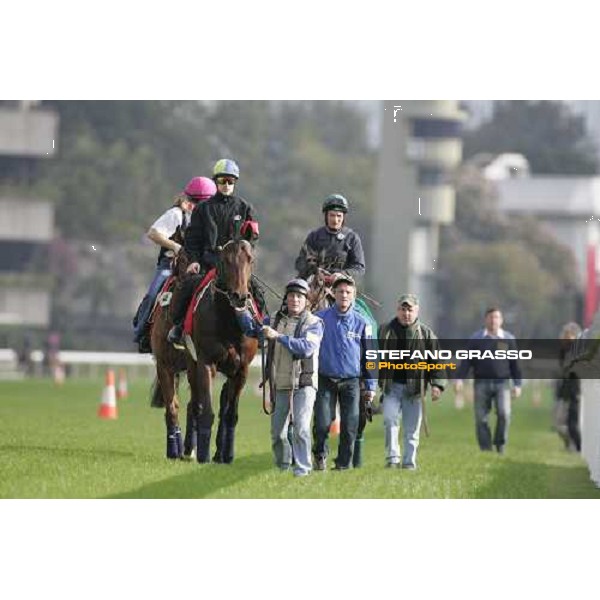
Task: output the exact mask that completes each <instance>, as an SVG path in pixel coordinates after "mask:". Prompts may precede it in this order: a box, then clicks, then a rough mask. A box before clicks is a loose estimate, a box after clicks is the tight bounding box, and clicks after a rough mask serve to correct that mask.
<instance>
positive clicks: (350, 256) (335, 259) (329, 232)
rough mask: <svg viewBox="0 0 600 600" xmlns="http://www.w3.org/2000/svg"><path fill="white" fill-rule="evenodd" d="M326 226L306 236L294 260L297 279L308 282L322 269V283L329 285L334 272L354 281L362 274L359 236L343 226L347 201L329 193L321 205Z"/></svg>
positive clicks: (362, 266)
mask: <svg viewBox="0 0 600 600" xmlns="http://www.w3.org/2000/svg"><path fill="white" fill-rule="evenodd" d="M322 210H323V214H324V216H325V217H324V218H325V225H324V226H323V227H319V228H318V229H315V230H313V231H311V232H310V233H309V234H308V237H307V238H306V240H305V242H304V244H303V246H302V248H301V249H300V254H299V255H298V258H297V259H296V269H297V271H298V277H301V278H303V279H307V278H308V277H309V276H310V275H312V274H314V273H316V272H317V270H319V269H321V270H323V271H324V276H325V283H326V284H327V285H331V284H332V283H333V280H334V279H335V277H334V275H335V274H336V273H344V274H346V275H350V276H351V277H352V278H353V279H354V280H355V281H356V280H357V279H358V278H359V277H361V276H362V275H364V273H365V254H364V252H363V247H362V242H361V240H360V237H359V235H358V234H357V233H356V232H355V231H353V230H352V229H350V228H349V227H346V226H345V224H344V223H345V220H346V215H347V214H348V200H346V198H345V197H344V196H342V195H341V194H331V195H330V196H327V198H326V199H325V202H323V209H322Z"/></svg>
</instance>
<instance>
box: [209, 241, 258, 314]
mask: <svg viewBox="0 0 600 600" xmlns="http://www.w3.org/2000/svg"><path fill="white" fill-rule="evenodd" d="M253 263H254V252H253V250H252V245H251V244H250V242H248V241H246V240H240V239H238V240H232V241H230V242H227V243H226V244H225V245H224V246H223V248H222V249H221V251H220V253H219V264H218V267H217V271H218V277H219V282H220V283H221V285H222V286H223V287H224V288H225V290H226V291H227V292H228V295H229V297H230V299H231V300H233V301H234V303H239V304H243V303H244V302H245V301H246V299H247V298H248V294H249V287H250V277H251V276H252V265H253Z"/></svg>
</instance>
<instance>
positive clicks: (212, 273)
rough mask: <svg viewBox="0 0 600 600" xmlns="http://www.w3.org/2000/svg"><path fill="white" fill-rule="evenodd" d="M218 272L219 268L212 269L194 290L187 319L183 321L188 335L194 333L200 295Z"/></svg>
mask: <svg viewBox="0 0 600 600" xmlns="http://www.w3.org/2000/svg"><path fill="white" fill-rule="evenodd" d="M216 274H217V270H216V269H211V270H210V271H209V272H208V273H207V274H206V275H205V276H204V278H203V279H202V281H201V282H200V283H199V284H198V286H197V287H196V289H195V290H194V295H193V296H192V301H191V302H190V303H189V305H188V308H187V312H186V313H185V321H184V322H183V331H184V333H187V334H188V335H191V334H192V322H193V320H194V310H196V303H197V301H198V296H200V294H202V290H203V289H204V288H205V287H206V286H207V285H208V284H209V283H210V282H211V281H212V280H213V279H214V278H215V276H216Z"/></svg>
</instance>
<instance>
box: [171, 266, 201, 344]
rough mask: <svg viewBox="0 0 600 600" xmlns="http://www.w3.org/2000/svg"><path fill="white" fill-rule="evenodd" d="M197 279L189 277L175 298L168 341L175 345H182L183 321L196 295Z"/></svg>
mask: <svg viewBox="0 0 600 600" xmlns="http://www.w3.org/2000/svg"><path fill="white" fill-rule="evenodd" d="M197 281H198V279H197V278H196V277H188V278H187V279H186V280H185V281H184V282H183V283H182V285H181V289H180V290H179V293H178V294H175V295H174V297H173V305H172V306H171V316H172V317H173V327H171V329H170V331H169V334H168V335H167V340H168V341H169V342H170V343H171V344H174V345H182V340H181V338H182V336H183V321H184V319H185V314H186V312H187V308H188V304H189V302H190V300H191V299H192V296H193V295H194V288H195V287H196V282H197Z"/></svg>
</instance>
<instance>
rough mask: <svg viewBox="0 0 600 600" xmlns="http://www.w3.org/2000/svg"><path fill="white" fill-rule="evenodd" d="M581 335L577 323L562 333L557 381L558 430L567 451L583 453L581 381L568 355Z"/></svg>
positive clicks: (567, 327) (565, 328)
mask: <svg viewBox="0 0 600 600" xmlns="http://www.w3.org/2000/svg"><path fill="white" fill-rule="evenodd" d="M580 334H581V327H580V326H579V325H578V324H577V323H566V324H565V325H564V326H563V328H562V330H561V332H560V340H561V346H560V354H559V364H560V368H561V371H562V373H561V374H562V378H561V379H559V380H558V381H557V390H556V396H557V402H558V407H557V408H556V409H555V411H556V414H557V416H556V421H555V424H556V430H557V432H558V434H559V435H560V437H561V438H562V440H563V442H564V444H565V448H566V449H567V450H571V449H573V450H576V451H577V452H581V431H580V429H579V404H580V400H581V380H580V379H579V377H578V375H577V373H576V372H575V370H574V369H571V368H569V365H568V364H567V363H568V360H567V359H568V356H567V355H568V354H569V350H570V349H571V348H572V346H573V340H576V339H577V336H579V335H580Z"/></svg>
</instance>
